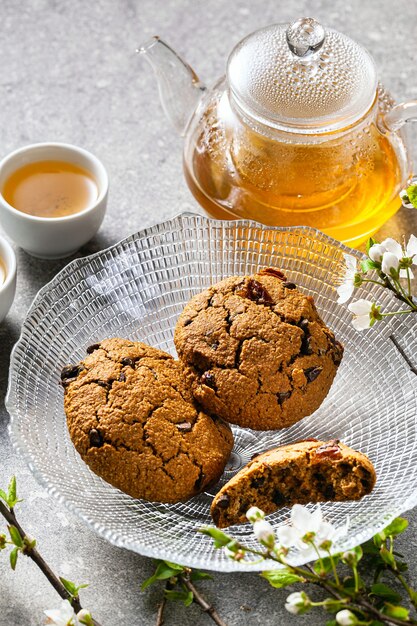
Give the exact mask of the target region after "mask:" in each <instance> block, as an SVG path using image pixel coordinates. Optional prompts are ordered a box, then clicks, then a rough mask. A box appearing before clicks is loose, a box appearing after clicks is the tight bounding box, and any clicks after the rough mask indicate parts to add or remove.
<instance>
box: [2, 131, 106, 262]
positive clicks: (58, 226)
mask: <svg viewBox="0 0 417 626" xmlns="http://www.w3.org/2000/svg"><path fill="white" fill-rule="evenodd" d="M36 161H66V162H67V163H73V164H75V165H79V166H81V167H83V168H84V169H86V170H87V171H88V172H90V174H91V175H92V176H93V178H94V180H95V181H96V184H97V187H98V196H97V200H96V201H95V202H94V204H92V205H91V206H88V207H86V208H85V209H84V210H83V211H80V212H79V213H74V214H73V215H66V216H65V217H37V216H35V215H29V214H27V213H23V212H22V211H18V210H17V209H15V208H13V207H12V206H11V205H10V204H9V203H8V202H6V200H5V199H4V198H3V195H2V193H1V190H2V189H3V186H4V183H5V181H6V180H7V178H9V176H10V175H11V174H13V172H15V171H16V170H17V169H19V168H21V167H22V166H24V165H27V164H28V163H34V162H36ZM108 187H109V181H108V177H107V172H106V170H105V168H104V166H103V164H102V163H101V161H99V160H98V159H97V158H96V157H95V156H94V155H93V154H91V152H87V150H83V148H78V147H77V146H72V145H70V144H65V143H35V144H31V145H29V146H25V147H24V148H20V149H19V150H16V151H15V152H12V153H11V154H9V155H8V156H6V157H5V158H4V159H3V160H2V161H1V162H0V223H1V225H2V227H3V229H4V231H5V232H6V234H7V235H8V236H9V237H10V239H13V241H14V242H15V243H16V244H17V245H18V246H20V247H21V248H23V249H24V250H26V252H29V254H32V255H33V256H36V257H40V258H42V259H58V258H61V257H66V256H70V255H71V254H73V253H74V252H76V251H77V250H78V248H80V247H81V246H82V245H84V244H85V243H87V241H89V240H90V239H91V237H93V236H94V235H95V233H96V232H97V230H98V229H99V228H100V225H101V222H102V221H103V218H104V214H105V212H106V205H107V194H108Z"/></svg>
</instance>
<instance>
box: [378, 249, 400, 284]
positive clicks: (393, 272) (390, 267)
mask: <svg viewBox="0 0 417 626" xmlns="http://www.w3.org/2000/svg"><path fill="white" fill-rule="evenodd" d="M399 264H400V261H399V259H398V257H397V256H396V255H395V254H393V253H392V252H384V254H383V256H382V271H383V272H384V274H386V275H387V276H394V278H396V277H397V276H398V267H399Z"/></svg>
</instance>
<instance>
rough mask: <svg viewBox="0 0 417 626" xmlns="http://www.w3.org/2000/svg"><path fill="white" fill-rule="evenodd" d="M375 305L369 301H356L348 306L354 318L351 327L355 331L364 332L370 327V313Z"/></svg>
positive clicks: (371, 318)
mask: <svg viewBox="0 0 417 626" xmlns="http://www.w3.org/2000/svg"><path fill="white" fill-rule="evenodd" d="M374 307H375V304H374V303H373V302H371V301H370V300H364V299H363V298H361V299H360V300H356V302H351V303H350V304H349V305H348V309H349V311H350V312H351V313H353V315H354V316H355V317H354V318H353V320H352V324H353V327H354V328H355V329H356V330H366V329H367V328H370V327H371V325H372V320H373V316H372V311H373V308H374Z"/></svg>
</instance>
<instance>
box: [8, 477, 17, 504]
mask: <svg viewBox="0 0 417 626" xmlns="http://www.w3.org/2000/svg"><path fill="white" fill-rule="evenodd" d="M16 498H17V492H16V476H12V477H11V479H10V483H9V494H8V496H7V499H8V500H16Z"/></svg>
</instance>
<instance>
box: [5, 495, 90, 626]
mask: <svg viewBox="0 0 417 626" xmlns="http://www.w3.org/2000/svg"><path fill="white" fill-rule="evenodd" d="M0 514H1V515H2V516H3V517H4V518H5V520H6V521H7V522H8V524H9V525H10V526H14V527H15V528H16V529H17V530H18V531H19V534H20V537H21V538H22V541H23V540H24V539H25V537H27V534H26V533H25V531H24V530H23V528H22V527H21V525H20V524H19V522H18V521H17V519H16V516H15V514H14V511H13V509H8V508H7V506H6V505H5V504H3V502H1V501H0ZM23 554H25V555H26V556H28V557H29V558H30V559H32V561H33V562H34V563H36V565H37V566H38V567H39V569H40V570H41V572H42V573H43V574H44V576H46V578H47V579H48V580H49V582H50V583H51V585H52V587H53V588H54V589H55V591H56V592H57V593H58V594H59V595H60V596H61V598H63V599H64V600H69V602H70V603H71V605H72V607H73V609H74V611H75V612H76V613H78V612H79V611H81V609H82V606H81V604H80V600H79V598H78V597H74V596H71V594H70V593H68V591H67V590H66V589H65V587H64V585H63V584H62V582H61V581H60V580H59V578H58V576H56V575H55V574H54V572H53V571H52V570H51V568H50V567H49V565H48V563H47V562H46V561H45V559H44V558H43V557H42V556H41V554H40V553H39V552H38V550H37V549H36V548H30V547H29V546H26V547H25V548H24V550H23ZM93 623H94V625H95V626H100V624H99V622H97V621H96V620H94V619H93Z"/></svg>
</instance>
